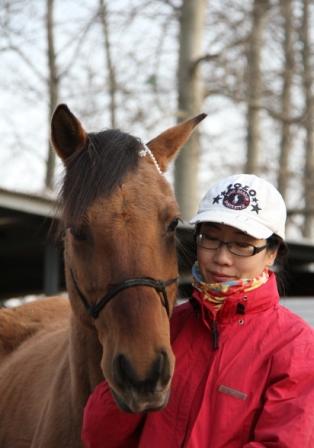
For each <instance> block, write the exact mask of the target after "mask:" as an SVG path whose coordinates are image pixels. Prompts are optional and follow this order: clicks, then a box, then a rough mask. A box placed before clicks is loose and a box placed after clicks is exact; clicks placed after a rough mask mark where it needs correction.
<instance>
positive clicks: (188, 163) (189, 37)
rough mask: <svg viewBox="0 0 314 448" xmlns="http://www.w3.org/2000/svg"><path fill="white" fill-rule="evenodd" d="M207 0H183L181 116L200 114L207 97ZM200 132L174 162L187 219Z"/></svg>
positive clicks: (192, 198)
mask: <svg viewBox="0 0 314 448" xmlns="http://www.w3.org/2000/svg"><path fill="white" fill-rule="evenodd" d="M206 4H207V2H206V0H183V1H182V7H181V11H180V31H179V63H178V71H177V73H178V74H177V77H178V119H179V120H182V119H185V118H187V117H188V116H193V115H197V114H199V113H200V112H201V110H202V103H203V99H204V91H203V82H202V75H201V64H200V62H201V57H202V54H203V48H202V46H203V37H204V19H205V12H206ZM198 162H199V135H198V132H197V131H196V132H195V133H194V135H193V136H192V138H191V139H190V141H189V143H188V144H186V145H185V147H184V149H183V150H182V151H181V153H180V155H179V157H178V159H177V160H176V164H175V191H176V195H177V198H178V202H179V204H180V207H181V211H182V215H183V217H184V218H188V217H191V216H192V214H193V213H194V212H195V207H196V206H197V202H198V178H197V173H198V170H199V166H198Z"/></svg>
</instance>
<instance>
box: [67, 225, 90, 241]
mask: <svg viewBox="0 0 314 448" xmlns="http://www.w3.org/2000/svg"><path fill="white" fill-rule="evenodd" d="M69 230H70V232H71V234H72V235H73V236H74V238H75V239H76V240H77V241H86V240H87V235H86V232H84V230H83V229H76V228H74V227H69Z"/></svg>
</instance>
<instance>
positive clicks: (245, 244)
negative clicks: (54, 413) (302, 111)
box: [82, 174, 314, 448]
mask: <svg viewBox="0 0 314 448" xmlns="http://www.w3.org/2000/svg"><path fill="white" fill-rule="evenodd" d="M285 220H286V207H285V204H284V201H283V199H282V197H281V195H280V194H279V192H278V191H277V190H276V189H275V188H274V187H273V186H272V185H271V184H269V183H268V182H266V181H264V180H263V179H261V178H259V177H257V176H254V175H247V174H240V175H235V176H231V177H228V178H226V179H223V180H222V181H221V182H218V183H217V184H216V185H214V186H213V187H212V188H211V189H210V190H209V191H208V192H207V194H206V195H205V197H204V199H203V200H202V202H201V204H200V208H199V211H198V213H197V215H196V216H195V217H194V218H193V219H192V221H191V223H192V224H195V225H196V232H195V236H196V244H197V263H196V264H195V265H194V266H193V294H192V299H191V301H190V302H187V303H185V304H183V305H180V306H178V307H177V308H176V309H175V312H174V314H173V317H172V319H171V330H172V345H173V350H174V353H175V355H176V368H175V374H174V379H173V383H172V389H171V397H170V400H169V403H168V406H167V407H166V408H165V409H164V410H162V411H160V412H154V413H150V414H147V415H127V414H123V413H122V412H120V411H118V410H117V408H116V406H115V405H114V403H113V402H112V399H111V397H110V393H109V390H108V388H107V386H106V383H102V384H101V385H99V386H98V388H96V390H95V392H94V393H93V394H92V396H91V397H90V399H89V402H88V404H87V406H86V410H85V416H84V424H83V433H82V436H83V440H84V443H85V446H86V447H89V448H101V447H108V448H116V447H126V448H131V447H140V448H155V447H156V448H157V447H158V448H159V447H161V446H162V447H164V448H175V447H187V448H244V447H245V448H258V447H277V448H284V447H289V448H310V447H314V344H313V342H314V337H313V330H312V329H311V328H310V327H309V326H308V325H307V324H306V323H305V322H304V321H303V320H302V319H300V318H299V317H297V316H296V315H294V314H293V313H291V312H290V311H288V310H287V309H286V308H284V307H282V306H281V305H280V304H279V296H278V292H277V285H276V278H275V274H274V273H273V272H272V270H271V268H272V266H273V265H274V263H275V261H276V259H277V260H278V258H279V259H280V257H281V256H282V254H283V253H284V252H285V243H284V239H285Z"/></svg>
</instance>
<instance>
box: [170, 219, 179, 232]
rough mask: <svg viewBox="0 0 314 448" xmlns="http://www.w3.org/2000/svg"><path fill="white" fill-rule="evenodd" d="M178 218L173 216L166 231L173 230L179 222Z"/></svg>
mask: <svg viewBox="0 0 314 448" xmlns="http://www.w3.org/2000/svg"><path fill="white" fill-rule="evenodd" d="M179 221H180V218H175V219H174V220H173V221H171V223H170V224H169V226H168V232H174V231H175V230H176V228H177V226H178V224H179Z"/></svg>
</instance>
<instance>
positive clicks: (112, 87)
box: [99, 0, 117, 128]
mask: <svg viewBox="0 0 314 448" xmlns="http://www.w3.org/2000/svg"><path fill="white" fill-rule="evenodd" d="M99 15H100V23H101V27H102V33H103V39H104V49H105V59H106V67H107V70H108V90H109V98H110V122H111V127H112V128H115V127H116V126H117V124H116V76H115V70H114V66H113V63H112V58H111V45H110V38H109V25H108V14H107V2H106V0H99Z"/></svg>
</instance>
